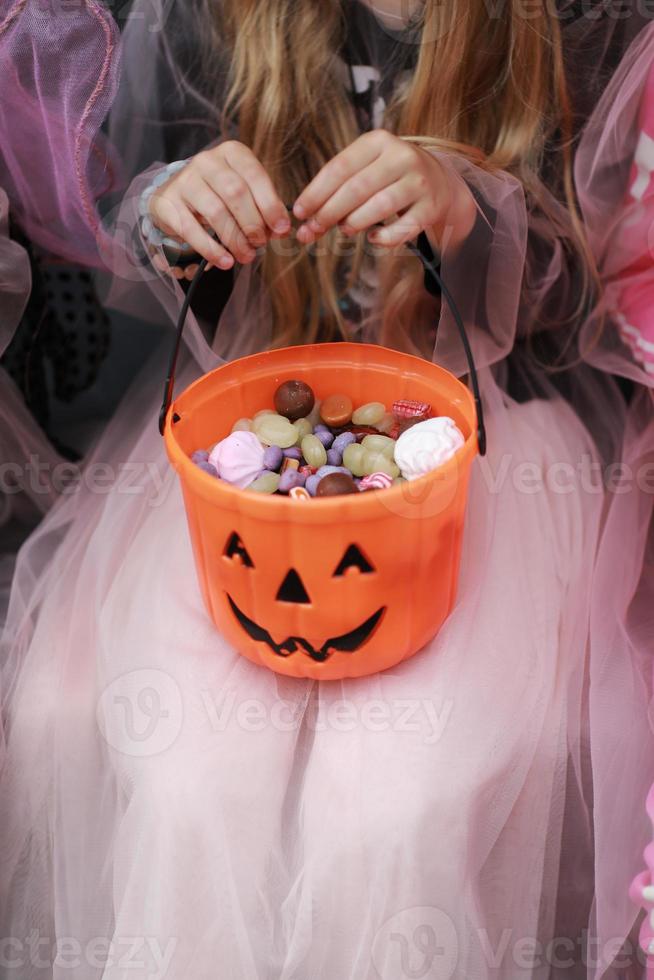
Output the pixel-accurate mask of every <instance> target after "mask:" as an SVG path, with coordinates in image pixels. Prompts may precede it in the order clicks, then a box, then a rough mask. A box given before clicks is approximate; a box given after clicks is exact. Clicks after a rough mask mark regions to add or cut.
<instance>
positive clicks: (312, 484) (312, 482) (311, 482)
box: [304, 473, 322, 497]
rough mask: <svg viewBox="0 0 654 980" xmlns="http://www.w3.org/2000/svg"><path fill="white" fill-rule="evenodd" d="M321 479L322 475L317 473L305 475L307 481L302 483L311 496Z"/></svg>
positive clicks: (313, 494)
mask: <svg viewBox="0 0 654 980" xmlns="http://www.w3.org/2000/svg"><path fill="white" fill-rule="evenodd" d="M321 480H322V477H321V476H318V474H317V473H314V474H313V476H308V477H307V482H306V483H305V484H304V486H305V487H306V489H307V490H308V492H309V493H310V494H311V496H312V497H315V495H316V494H317V492H318V484H319V483H320V481H321Z"/></svg>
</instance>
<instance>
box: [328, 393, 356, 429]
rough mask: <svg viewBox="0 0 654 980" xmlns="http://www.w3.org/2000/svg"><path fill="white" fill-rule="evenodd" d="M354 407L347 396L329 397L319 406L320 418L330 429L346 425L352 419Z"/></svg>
mask: <svg viewBox="0 0 654 980" xmlns="http://www.w3.org/2000/svg"><path fill="white" fill-rule="evenodd" d="M353 411H354V405H353V404H352V399H351V398H348V397H347V395H330V396H329V398H325V400H324V402H323V403H322V404H321V406H320V418H321V419H322V420H323V422H324V423H325V425H329V426H331V427H332V428H333V427H334V426H336V427H338V426H339V425H347V423H348V422H349V421H350V419H351V418H352V412H353Z"/></svg>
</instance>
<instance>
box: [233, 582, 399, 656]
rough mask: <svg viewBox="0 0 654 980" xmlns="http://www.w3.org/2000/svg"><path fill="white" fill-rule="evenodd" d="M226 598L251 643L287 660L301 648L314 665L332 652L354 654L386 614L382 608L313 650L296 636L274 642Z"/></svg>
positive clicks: (305, 641)
mask: <svg viewBox="0 0 654 980" xmlns="http://www.w3.org/2000/svg"><path fill="white" fill-rule="evenodd" d="M227 598H228V600H229V604H230V606H231V608H232V612H233V613H234V615H235V617H236V619H237V620H238V622H239V623H240V624H241V626H242V627H243V629H244V630H245V632H246V633H247V634H248V636H249V637H250V638H251V639H252V640H256V642H257V643H267V644H268V646H269V647H270V649H271V650H272V651H273V653H276V654H277V656H279V657H290V656H291V654H293V653H297V652H298V650H299V649H302V650H304V652H305V653H307V654H308V655H309V656H310V657H311V659H312V660H315V661H316V662H317V663H324V662H325V661H326V660H328V659H329V658H330V656H331V655H332V653H336V652H340V653H355V652H356V651H357V650H358V649H359V647H361V646H363V644H364V643H366V641H367V640H369V639H370V637H371V636H372V635H373V633H374V632H375V630H376V629H377V627H378V626H379V624H380V623H381V621H382V618H383V616H384V613H385V612H386V606H382V608H381V609H378V610H377V612H376V613H374V615H372V616H371V617H370V619H367V620H366V621H365V623H362V624H361V625H360V626H357V627H356V629H353V630H350V632H349V633H344V634H343V636H335V637H333V638H332V639H330V640H327V641H326V643H324V644H323V646H322V647H320V649H319V650H316V648H315V647H314V646H313V645H312V644H311V643H309V641H308V640H304V639H302V637H300V636H289V637H288V638H287V639H286V640H284V642H283V643H275V641H274V640H273V638H272V636H271V635H270V633H269V632H268V630H265V629H263V627H262V626H258V625H257V624H256V623H255V622H254V620H252V619H250V618H249V617H248V616H246V615H245V613H244V612H242V611H241V610H240V609H239V608H238V606H237V605H236V603H235V602H234V600H233V599H232V597H231V596H230V595H229V593H227Z"/></svg>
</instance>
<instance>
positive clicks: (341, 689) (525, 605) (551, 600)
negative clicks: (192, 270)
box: [0, 363, 647, 980]
mask: <svg viewBox="0 0 654 980" xmlns="http://www.w3.org/2000/svg"><path fill="white" fill-rule="evenodd" d="M160 374H161V364H160V363H157V364H156V365H155V366H154V367H152V368H150V369H149V371H148V378H149V379H150V380H149V381H148V382H141V383H140V384H139V385H138V386H137V387H135V388H134V390H133V391H132V393H131V394H130V395H129V396H128V398H127V399H126V401H125V403H124V405H123V408H122V409H121V411H119V413H118V414H117V416H116V417H115V419H114V421H113V422H112V423H111V425H110V426H109V428H108V430H107V432H106V434H105V436H104V437H103V439H102V441H101V443H100V444H99V446H98V447H97V450H96V452H95V454H94V455H93V457H92V458H91V459H90V460H89V462H88V463H87V466H86V468H85V471H84V473H85V477H84V479H83V480H82V481H81V485H80V486H78V487H77V488H76V489H74V490H72V491H71V492H70V493H69V494H67V495H66V496H64V498H63V499H62V500H61V502H60V503H59V504H58V505H56V506H55V508H54V509H53V510H52V512H51V513H50V514H49V515H48V517H47V518H46V519H45V520H44V522H43V524H42V525H41V527H40V528H39V530H38V531H37V532H36V533H35V534H34V535H33V537H32V538H31V539H30V540H29V542H28V543H27V545H26V546H25V547H24V549H23V551H22V553H21V555H20V558H19V562H18V569H17V573H16V578H15V581H14V589H13V594H12V601H11V606H10V610H9V615H8V622H7V628H6V631H5V637H4V646H5V651H6V661H5V678H6V679H5V693H6V695H7V705H8V708H7V751H6V760H5V771H4V777H3V782H2V796H1V801H0V808H1V810H0V815H1V818H2V831H1V834H2V840H1V844H2V847H1V848H0V871H1V874H0V881H1V885H0V910H1V912H2V915H3V925H4V927H5V932H4V935H6V936H10V937H12V938H13V940H14V942H13V943H12V945H11V946H10V947H8V948H7V949H6V950H5V953H4V955H5V957H6V958H7V959H8V960H11V961H12V963H13V965H14V966H15V973H14V974H12V973H11V972H9V973H8V975H10V976H13V975H16V976H19V977H20V978H21V980H33V978H37V977H38V978H43V977H48V978H53V980H55V978H56V980H63V978H74V980H77V978H79V980H99V978H102V980H119V978H120V980H123V978H128V977H129V978H139V980H141V978H143V980H145V978H146V977H149V978H152V977H157V978H164V977H165V978H166V980H188V978H193V980H195V978H198V980H205V978H209V977H219V978H220V980H246V978H252V980H254V978H258V980H260V978H271V980H272V978H273V977H274V978H285V980H291V978H304V980H308V978H311V980H336V978H338V980H368V978H382V980H386V978H388V980H404V978H407V980H408V978H412V977H426V978H436V980H446V978H447V980H449V978H452V977H456V978H461V980H463V978H465V980H490V978H502V980H504V978H506V980H515V978H523V977H524V978H541V977H542V978H545V977H555V976H561V977H569V976H574V977H582V976H584V977H585V976H589V977H590V976H593V977H595V976H597V977H599V976H601V975H603V971H604V967H605V966H607V965H608V963H610V962H611V960H612V959H613V957H614V956H615V952H616V951H615V949H614V947H611V949H610V950H608V951H607V949H606V948H604V946H601V949H600V951H599V953H597V957H598V959H597V962H596V963H595V964H591V965H589V966H588V967H587V966H586V965H585V964H584V963H583V962H582V959H583V957H582V948H583V942H584V940H583V938H582V936H583V930H584V929H586V927H587V925H588V921H589V916H590V915H591V903H592V901H593V872H594V869H593V832H594V831H593V814H592V812H591V798H592V790H591V784H592V775H593V773H592V760H591V745H590V744H589V732H590V731H591V730H592V710H591V707H592V703H591V700H590V684H589V672H590V669H591V668H590V666H589V646H590V621H591V616H592V595H593V578H594V574H593V570H594V568H595V567H596V559H597V550H598V541H599V540H600V530H601V528H602V521H603V512H604V510H605V499H604V495H603V494H602V492H601V490H599V491H598V490H597V487H595V489H594V490H593V489H592V488H591V483H592V481H591V483H588V484H586V483H584V480H585V479H586V477H585V476H584V473H587V472H588V469H587V467H589V466H591V468H592V464H593V463H594V462H595V450H594V448H593V444H592V442H591V440H590V438H589V436H588V435H587V433H586V431H585V429H584V428H583V426H582V425H581V423H580V422H579V421H578V420H577V418H576V416H575V415H574V414H573V413H572V411H571V410H570V409H569V408H568V407H567V406H566V405H565V403H564V402H562V401H561V400H558V399H556V398H553V399H552V400H533V401H531V402H528V403H526V404H522V405H520V404H517V403H515V402H512V401H511V400H510V399H508V398H507V397H506V396H505V395H502V394H501V393H500V392H499V390H498V389H496V388H495V387H494V385H493V382H492V381H491V379H490V377H486V379H485V385H486V400H487V405H488V408H489V444H490V453H489V456H488V458H487V459H486V460H484V461H478V462H477V463H476V464H475V468H474V475H473V479H472V487H471V495H470V501H469V509H468V517H467V527H466V533H465V542H464V552H463V563H462V570H461V579H460V588H459V596H458V602H457V604H456V607H455V609H454V611H453V613H452V615H451V616H450V618H449V620H448V621H447V622H446V624H445V626H444V627H443V629H442V630H441V632H440V634H439V635H438V636H437V637H436V638H435V639H434V640H433V641H432V642H431V643H430V644H429V646H428V647H427V648H426V649H424V650H423V651H421V652H420V653H419V654H418V655H416V656H415V657H414V658H413V659H412V660H410V661H407V662H405V663H404V664H402V665H401V666H399V667H397V668H395V669H393V670H389V671H388V672H386V673H384V674H380V675H377V676H373V677H368V678H363V679H360V680H356V681H348V682H337V683H336V682H335V683H324V684H318V683H313V682H308V681H299V680H291V679H286V678H282V677H279V676H276V675H274V674H272V673H270V672H267V671H266V670H264V669H263V668H260V667H257V666H255V665H253V664H252V663H250V662H248V661H246V660H244V659H243V658H241V657H240V656H239V655H238V654H236V653H235V652H234V650H232V649H230V648H229V647H228V646H227V644H226V643H225V642H224V641H223V640H222V639H221V637H220V635H219V634H218V633H217V632H216V631H215V629H214V627H213V625H212V624H211V622H210V621H209V619H208V617H207V615H206V613H205V610H204V608H203V605H202V601H201V598H200V594H199V591H198V588H197V584H196V578H195V570H194V565H193V558H192V553H191V548H190V544H189V539H188V534H187V528H186V522H185V514H184V508H183V503H182V499H181V495H180V492H179V489H178V487H177V484H176V479H175V476H174V474H173V473H172V472H171V470H170V469H169V467H168V464H167V462H166V459H165V456H164V451H163V446H162V443H161V440H160V438H159V436H158V433H157V430H156V423H155V415H156V413H155V411H154V407H155V404H156V395H157V393H158V387H159V386H158V383H157V384H154V383H153V380H152V379H154V381H158V378H159V376H160ZM187 380H188V377H187ZM144 420H145V422H146V423H147V424H145V426H144ZM99 464H102V465H103V466H104V467H105V469H103V470H101V471H100V470H99V468H98V466H99ZM642 706H643V703H642V696H641V695H640V694H634V693H633V692H630V691H629V690H627V691H619V692H618V694H617V696H616V699H615V702H614V704H612V705H611V706H610V709H611V711H613V712H614V719H613V720H612V722H611V725H610V726H609V728H610V729H617V730H620V729H621V727H622V726H625V725H630V724H634V725H636V730H637V732H636V733H637V734H638V732H641V731H645V730H646V721H645V720H644V719H643V718H641V717H640V715H641V714H642ZM607 710H608V706H607ZM616 761H622V760H616ZM625 767H626V771H628V772H629V775H630V777H631V776H632V775H633V766H632V765H631V763H630V762H629V760H628V759H627V760H625ZM641 768H642V769H643V775H642V778H643V779H646V778H647V777H646V774H645V769H646V768H647V766H646V765H643V766H642V767H641ZM600 782H601V780H600ZM618 782H619V781H618ZM616 785H617V783H616ZM606 789H607V787H606V786H603V785H599V783H598V784H597V785H596V788H595V792H596V793H599V794H600V797H601V803H602V807H603V810H602V816H603V817H604V818H606V819H607V820H609V819H610V814H611V813H612V812H615V809H616V806H615V799H614V798H613V799H610V800H609V799H608V797H607V793H606ZM602 793H603V794H604V795H603V797H602ZM643 799H644V796H643ZM617 809H618V810H619V807H618V808H617ZM624 820H625V824H629V825H630V827H631V828H633V824H634V814H633V809H632V810H631V812H630V813H628V814H627V815H626V816H625V818H624ZM595 823H596V825H597V821H595ZM611 846H613V847H614V850H615V851H616V854H617V853H618V852H619V855H620V859H621V862H620V863H618V862H616V861H612V862H611V861H610V862H609V866H610V872H609V871H608V869H607V873H608V879H607V881H606V886H607V891H608V892H610V891H611V889H614V890H616V889H619V888H620V880H621V877H622V878H623V879H624V903H622V901H621V896H619V895H618V897H619V898H620V901H619V902H618V903H617V905H618V908H617V911H616V914H615V915H614V916H612V918H611V922H610V924H609V927H608V931H609V932H610V933H611V936H609V935H608V934H606V935H605V934H604V933H603V934H602V935H603V941H604V940H606V941H608V939H609V938H614V936H613V934H615V936H621V935H622V934H624V935H622V938H625V937H626V935H627V934H628V932H629V930H630V928H631V925H632V924H633V921H634V919H635V910H633V908H631V907H630V905H629V901H628V897H627V894H626V893H627V887H628V882H629V880H630V877H633V874H634V873H635V871H636V870H637V861H638V851H639V846H640V842H639V841H638V840H637V839H636V837H632V839H630V840H629V842H628V844H627V843H626V842H625V843H624V846H622V844H621V843H620V842H617V843H616V842H615V841H614V842H613V844H612V845H611ZM602 847H603V853H604V855H605V856H607V855H608V852H609V845H608V843H607V842H606V841H603V842H602ZM622 859H625V860H624V861H622ZM605 908H606V904H605V902H602V909H605ZM629 909H630V910H631V911H629ZM35 937H36V938H35ZM37 939H38V941H39V942H37ZM600 945H601V944H600ZM614 945H615V944H614ZM601 957H604V960H602V959H601ZM566 964H567V965H566ZM571 964H572V965H571ZM638 969H642V967H638V966H637V965H634V966H633V970H634V971H635V972H631V973H629V974H622V976H625V975H626V976H630V977H631V976H633V977H634V978H635V977H638V976H639V975H640V974H639V973H638V972H637V971H638ZM606 975H607V976H612V975H613V974H612V973H610V972H609V973H607V974H606ZM615 975H616V976H617V975H618V974H615Z"/></svg>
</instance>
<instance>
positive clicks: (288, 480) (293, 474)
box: [277, 470, 305, 493]
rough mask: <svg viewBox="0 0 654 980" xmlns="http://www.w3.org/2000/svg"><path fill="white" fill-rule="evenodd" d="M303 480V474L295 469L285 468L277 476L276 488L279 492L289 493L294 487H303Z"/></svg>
mask: <svg viewBox="0 0 654 980" xmlns="http://www.w3.org/2000/svg"><path fill="white" fill-rule="evenodd" d="M304 482H305V478H304V475H303V474H302V473H299V472H298V471H297V470H285V471H284V473H282V475H281V477H280V478H279V485H278V488H277V489H278V490H279V492H280V493H290V492H291V490H293V489H294V488H295V487H303V486H304Z"/></svg>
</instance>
